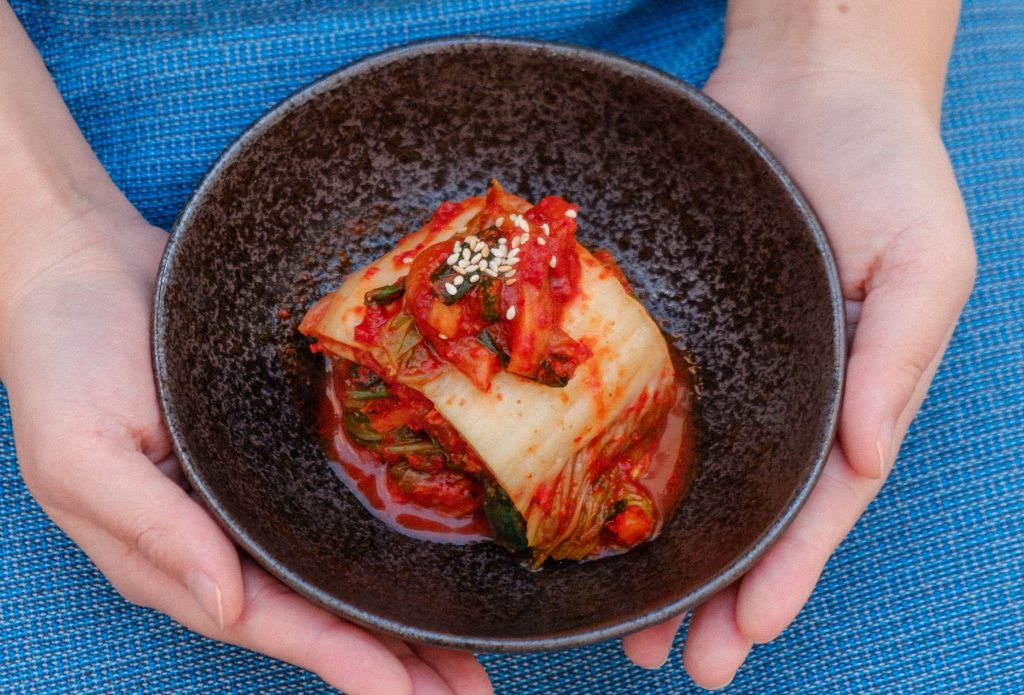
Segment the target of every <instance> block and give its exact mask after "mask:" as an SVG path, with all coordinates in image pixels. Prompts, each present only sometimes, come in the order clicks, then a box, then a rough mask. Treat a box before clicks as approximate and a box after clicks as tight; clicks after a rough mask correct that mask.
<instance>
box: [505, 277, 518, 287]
mask: <svg viewBox="0 0 1024 695" xmlns="http://www.w3.org/2000/svg"><path fill="white" fill-rule="evenodd" d="M515 283H516V279H515V278H509V279H508V280H506V281H505V286H506V287H508V286H509V285H514V284H515Z"/></svg>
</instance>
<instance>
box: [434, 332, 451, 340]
mask: <svg viewBox="0 0 1024 695" xmlns="http://www.w3.org/2000/svg"><path fill="white" fill-rule="evenodd" d="M437 337H438V338H440V339H441V340H448V336H446V335H445V334H444V333H438V334H437Z"/></svg>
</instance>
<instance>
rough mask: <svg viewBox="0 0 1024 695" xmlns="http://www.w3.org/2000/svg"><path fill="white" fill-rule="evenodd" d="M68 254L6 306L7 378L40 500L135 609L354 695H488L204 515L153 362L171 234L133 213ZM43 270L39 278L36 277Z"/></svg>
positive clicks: (64, 236) (481, 681) (460, 657)
mask: <svg viewBox="0 0 1024 695" xmlns="http://www.w3.org/2000/svg"><path fill="white" fill-rule="evenodd" d="M40 236H45V237H46V238H47V239H51V240H52V239H57V240H60V245H61V247H62V251H61V253H59V254H55V255H54V257H53V260H52V262H51V263H48V264H43V266H45V267H43V269H42V270H40V271H39V272H37V273H34V274H33V275H32V277H31V278H28V279H26V280H25V281H24V282H20V283H19V284H18V286H17V287H16V288H11V287H9V286H7V287H5V292H4V296H2V297H0V336H2V338H0V376H2V378H3V380H4V383H5V385H6V387H7V390H8V394H9V397H10V406H11V417H12V421H13V425H14V436H15V445H16V448H17V453H18V461H19V464H20V466H21V470H22V474H23V476H24V479H25V482H26V484H27V485H28V487H29V490H30V491H31V492H32V494H33V495H34V496H35V498H36V499H37V500H38V502H39V504H40V505H41V506H42V508H43V509H44V510H45V511H46V513H47V514H48V515H49V516H50V517H51V518H52V519H53V520H54V522H56V523H57V525H58V526H60V527H61V528H62V529H63V530H64V531H65V532H66V533H67V534H68V536H70V537H71V539H72V540H74V541H75V542H76V543H77V544H78V545H79V546H81V548H82V549H83V550H84V551H85V552H86V554H87V555H88V556H89V557H90V558H91V559H92V561H93V562H95V563H96V565H97V567H99V569H100V570H101V571H102V572H103V573H104V574H105V575H106V576H107V578H108V579H109V580H110V581H111V583H112V584H113V585H114V586H115V587H116V588H117V590H118V591H119V592H120V593H121V594H122V595H123V596H124V597H125V598H127V599H128V600H129V601H131V602H133V603H135V604H138V605H140V606H147V607H152V608H156V609H157V610H160V611H162V612H163V613H166V614H167V615H169V616H170V617H172V618H173V619H174V620H176V621H177V622H179V623H181V624H182V625H185V626H186V627H188V628H190V629H192V630H194V631H196V632H199V633H201V634H203V635H206V636H208V637H212V638H214V639H218V640H221V641H225V642H230V643H232V644H237V645H241V646H244V647H247V648H249V649H253V650H256V651H260V652H263V653H265V654H268V655H270V656H272V657H275V658H278V659H283V660H285V661H288V662H291V663H293V664H296V665H298V666H300V667H302V668H305V669H308V670H310V671H313V672H315V673H317V674H318V675H320V676H321V677H322V678H323V679H324V680H326V681H327V682H328V683H330V684H331V685H333V686H335V687H337V688H340V689H342V690H344V691H345V692H349V693H353V694H357V695H358V694H361V693H381V694H385V695H393V694H394V693H412V692H415V693H489V692H491V687H490V685H489V683H488V679H487V676H486V673H485V672H484V670H483V668H482V667H481V666H480V664H479V663H478V662H477V661H476V660H475V659H474V658H473V657H472V656H471V655H469V654H464V653H460V652H455V651H450V650H446V649H440V648H437V647H430V646H424V645H412V644H409V645H407V644H405V643H403V642H400V641H398V640H396V639H393V638H390V637H385V636H381V635H375V634H371V633H370V632H367V631H366V630H363V629H361V628H358V627H356V626H354V625H351V624H349V623H346V622H345V621H343V620H341V619H340V618H338V617H336V616H334V615H331V614H329V613H327V612H326V611H324V610H323V609H321V608H319V607H317V606H314V605H313V604H311V603H309V602H308V601H306V600H305V599H303V598H301V597H300V596H298V595H297V594H295V593H293V592H292V591H290V590H289V589H287V588H286V587H285V586H283V585H282V584H280V583H279V582H277V581H276V580H274V579H273V578H271V577H270V576H269V575H268V574H267V573H266V572H264V571H263V570H261V569H260V568H258V567H257V566H255V565H254V564H253V563H252V562H251V561H249V560H247V559H240V558H239V554H238V552H237V551H236V549H235V547H234V545H233V544H232V543H231V541H230V540H229V539H228V538H227V536H225V534H224V533H223V532H222V531H221V530H220V528H219V527H218V526H217V524H216V523H214V521H213V519H212V518H211V517H210V516H209V515H208V514H207V513H206V511H204V509H203V508H201V507H200V506H199V505H198V504H197V503H196V502H194V501H193V500H192V499H191V498H190V496H189V494H188V492H187V485H186V483H185V482H184V481H183V479H182V477H181V473H180V470H179V468H178V463H177V461H176V460H175V458H174V455H173V452H172V450H171V445H170V441H169V438H168V434H167V432H166V430H165V428H164V425H163V423H162V420H161V415H160V408H159V406H158V403H157V397H156V393H155V388H154V380H153V370H152V364H151V359H150V349H149V341H150V338H149V327H150V314H151V306H152V297H153V287H154V279H155V276H156V270H157V266H158V264H159V260H160V255H161V253H162V250H163V247H164V244H165V241H166V234H164V233H163V232H162V231H161V230H159V229H155V228H153V227H150V226H149V225H147V224H146V223H145V222H144V221H143V220H142V218H141V217H139V216H138V214H137V213H136V212H135V211H134V210H133V209H131V208H130V206H128V205H124V206H118V207H117V209H116V211H112V210H110V209H104V210H98V209H91V210H87V211H85V212H80V213H79V214H77V215H75V216H72V217H70V218H69V219H65V220H63V221H62V222H61V224H60V228H59V229H55V230H52V233H50V231H47V233H46V234H43V235H40ZM41 267H42V266H41Z"/></svg>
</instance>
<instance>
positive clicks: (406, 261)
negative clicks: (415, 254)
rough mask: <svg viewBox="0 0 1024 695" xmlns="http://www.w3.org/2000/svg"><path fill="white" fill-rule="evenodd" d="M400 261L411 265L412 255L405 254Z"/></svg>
mask: <svg viewBox="0 0 1024 695" xmlns="http://www.w3.org/2000/svg"><path fill="white" fill-rule="evenodd" d="M402 263H405V264H406V265H412V256H406V257H405V258H403V259H402Z"/></svg>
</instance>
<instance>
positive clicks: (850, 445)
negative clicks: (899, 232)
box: [839, 236, 975, 478]
mask: <svg viewBox="0 0 1024 695" xmlns="http://www.w3.org/2000/svg"><path fill="white" fill-rule="evenodd" d="M969 238H970V237H969V236H967V239H968V240H969ZM958 246H962V245H958ZM974 264H975V261H974V255H973V249H972V248H971V247H970V243H969V242H968V244H967V248H966V249H964V248H959V249H945V252H943V249H941V248H936V247H935V246H932V247H930V248H928V249H925V250H921V251H920V252H919V253H916V254H914V255H913V256H912V257H911V259H910V260H909V261H907V262H905V263H897V262H892V261H890V262H888V263H884V262H883V264H882V265H881V266H880V267H879V268H878V270H877V271H876V272H875V274H874V275H873V276H872V278H871V279H870V282H869V284H868V289H867V294H866V296H865V299H864V303H863V305H862V307H861V311H860V317H859V320H858V321H857V326H856V330H855V331H854V335H853V343H852V346H851V350H850V359H849V362H848V364H847V371H846V389H845V395H844V398H843V406H842V411H841V413H840V423H839V439H840V442H841V444H842V447H843V451H844V453H845V454H846V457H847V460H848V461H849V463H850V465H851V466H852V468H853V469H854V470H855V471H856V472H857V473H859V474H860V475H863V476H866V477H870V478H880V477H882V476H884V475H885V472H886V470H887V469H888V467H889V466H891V465H892V462H893V461H894V460H895V458H896V453H897V451H898V450H899V445H900V442H901V440H902V434H903V432H904V431H905V428H906V427H907V426H908V425H909V422H910V420H912V419H913V416H914V414H915V413H916V409H917V407H918V406H919V405H920V403H918V402H915V398H914V396H915V393H917V394H923V393H924V390H925V388H926V387H927V385H928V384H927V382H928V381H930V379H931V376H932V374H933V370H932V369H931V368H930V367H931V366H933V365H934V364H935V363H937V362H938V360H939V358H940V357H941V355H942V352H943V350H944V349H945V345H946V343H947V342H948V341H949V337H950V335H951V334H952V332H953V328H954V326H955V325H956V320H957V317H958V316H959V314H960V310H961V308H962V307H963V305H964V302H966V300H967V296H968V294H969V293H970V288H971V285H972V284H973V278H974Z"/></svg>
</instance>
